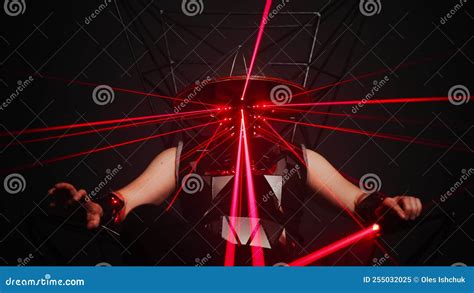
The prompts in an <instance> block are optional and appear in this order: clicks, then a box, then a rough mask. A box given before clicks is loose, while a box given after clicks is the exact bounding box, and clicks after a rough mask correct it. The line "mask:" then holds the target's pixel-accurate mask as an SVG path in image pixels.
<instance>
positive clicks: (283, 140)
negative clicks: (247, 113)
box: [263, 120, 306, 167]
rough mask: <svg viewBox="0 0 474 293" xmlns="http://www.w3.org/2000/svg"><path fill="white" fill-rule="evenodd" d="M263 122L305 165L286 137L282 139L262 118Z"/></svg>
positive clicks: (304, 163)
mask: <svg viewBox="0 0 474 293" xmlns="http://www.w3.org/2000/svg"><path fill="white" fill-rule="evenodd" d="M263 122H264V123H265V125H267V127H268V128H269V129H270V130H271V131H272V132H273V133H274V134H275V136H276V137H277V138H278V139H279V140H280V141H281V142H283V144H284V145H285V146H286V147H287V149H288V150H289V151H290V152H292V153H293V154H294V155H295V156H296V157H297V158H298V160H300V162H301V163H303V165H304V166H305V167H306V162H305V161H304V160H303V158H302V157H301V156H300V155H299V154H298V153H297V152H296V151H295V150H294V148H293V147H292V146H291V145H290V144H289V143H288V142H287V141H286V139H284V138H283V137H282V136H281V135H280V134H279V133H278V132H277V131H276V130H275V128H273V127H272V126H271V125H270V123H268V122H267V121H265V120H263Z"/></svg>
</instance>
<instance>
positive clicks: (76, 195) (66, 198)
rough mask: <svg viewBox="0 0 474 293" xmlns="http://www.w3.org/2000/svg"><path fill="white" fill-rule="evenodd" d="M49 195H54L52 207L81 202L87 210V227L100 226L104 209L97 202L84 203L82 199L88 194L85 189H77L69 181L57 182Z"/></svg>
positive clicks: (88, 201)
mask: <svg viewBox="0 0 474 293" xmlns="http://www.w3.org/2000/svg"><path fill="white" fill-rule="evenodd" d="M48 195H51V196H53V197H54V199H53V202H52V203H51V206H52V207H55V206H58V205H63V206H64V207H67V206H71V205H72V204H73V203H79V204H81V205H82V206H83V207H84V208H85V209H86V211H87V229H95V228H97V227H99V224H100V218H101V217H102V214H103V210H102V207H101V206H100V205H98V204H97V203H95V202H93V201H91V200H87V201H85V202H84V203H80V201H81V200H82V199H83V198H85V197H86V196H87V192H86V191H85V190H84V189H80V190H76V188H75V187H74V186H73V185H72V184H69V183H64V182H62V183H57V184H55V185H54V187H53V188H51V189H50V190H49V191H48Z"/></svg>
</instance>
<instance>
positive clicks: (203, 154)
mask: <svg viewBox="0 0 474 293" xmlns="http://www.w3.org/2000/svg"><path fill="white" fill-rule="evenodd" d="M221 126H222V123H220V124H219V126H218V127H217V129H216V131H215V132H214V134H213V135H212V136H211V139H209V141H208V142H207V144H206V146H205V148H204V151H203V152H201V154H199V157H198V158H197V160H196V161H195V163H194V167H193V168H191V170H190V171H189V173H188V175H191V173H193V172H194V171H195V170H196V168H197V166H198V164H199V162H200V161H201V159H202V158H203V157H204V156H205V155H206V154H208V153H209V152H208V151H206V150H208V148H209V145H210V144H211V143H212V142H213V141H214V138H215V137H216V135H217V133H218V132H219V129H220V128H221ZM177 184H179V183H178V182H177ZM184 185H185V182H181V184H180V186H179V189H178V191H176V193H175V195H174V196H173V197H172V199H171V202H170V203H169V205H168V207H167V208H166V211H169V210H170V209H171V207H172V206H173V204H174V203H175V202H176V199H178V196H179V194H180V193H181V191H182V190H183V188H184Z"/></svg>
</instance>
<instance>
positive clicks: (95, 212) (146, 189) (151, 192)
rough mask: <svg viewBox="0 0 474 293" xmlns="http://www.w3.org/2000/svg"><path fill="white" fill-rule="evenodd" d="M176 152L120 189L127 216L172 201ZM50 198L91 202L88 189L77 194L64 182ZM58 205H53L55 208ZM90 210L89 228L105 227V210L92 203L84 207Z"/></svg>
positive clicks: (159, 159) (172, 150)
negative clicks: (140, 207)
mask: <svg viewBox="0 0 474 293" xmlns="http://www.w3.org/2000/svg"><path fill="white" fill-rule="evenodd" d="M175 174H176V148H170V149H167V150H165V151H163V152H162V153H160V154H159V155H158V156H156V157H155V159H154V160H153V161H152V162H151V163H150V165H149V166H148V167H147V168H146V170H145V171H144V172H143V173H142V174H141V175H140V176H139V177H138V178H137V179H135V180H133V181H132V182H131V183H130V184H128V185H127V186H125V187H123V188H121V189H119V190H118V191H117V192H116V193H118V194H119V195H121V197H123V200H124V204H125V206H124V213H122V214H121V215H124V216H126V215H127V214H128V213H129V212H130V211H131V210H133V209H134V208H136V207H137V206H140V205H143V204H156V205H158V204H160V203H162V202H163V201H164V200H165V199H166V198H168V197H169V196H170V195H171V194H172V193H173V191H174V190H175V187H176V178H175ZM48 194H49V195H51V196H53V197H55V198H56V199H58V197H60V196H59V195H61V194H63V195H64V194H65V195H66V197H67V198H68V200H66V201H65V202H64V204H72V203H73V202H80V201H82V200H83V199H84V198H87V192H86V191H85V190H84V189H80V190H77V189H76V188H75V187H74V186H73V185H72V184H69V183H65V182H61V183H57V184H55V185H54V186H53V187H52V188H51V189H50V190H49V191H48ZM57 205H58V204H57V203H55V202H54V201H53V203H52V204H51V206H57ZM83 206H84V208H85V209H86V210H87V228H88V229H94V228H97V227H99V225H100V224H101V220H102V216H103V215H104V210H103V208H102V206H101V205H99V204H98V203H96V202H93V201H91V200H87V201H85V202H84V203H83Z"/></svg>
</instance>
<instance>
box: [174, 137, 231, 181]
mask: <svg viewBox="0 0 474 293" xmlns="http://www.w3.org/2000/svg"><path fill="white" fill-rule="evenodd" d="M227 132H228V130H226V131H222V132H221V133H220V134H219V135H218V136H216V138H215V139H214V140H217V139H218V138H220V137H221V136H223V135H224V134H226V133H227ZM231 137H232V136H226V137H225V138H224V139H223V140H221V141H220V142H219V143H217V144H215V145H214V146H212V147H211V148H209V153H211V152H212V151H214V150H215V149H216V148H218V147H219V146H221V145H222V144H223V143H224V142H226V141H227V140H228V139H230V138H231ZM197 149H199V148H196V149H195V150H196V151H197ZM190 155H192V154H189V155H188V156H190ZM184 159H185V158H184V157H183V160H184ZM189 168H191V165H188V166H186V167H185V168H183V170H181V171H180V174H181V173H184V171H186V170H187V169H189Z"/></svg>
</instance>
